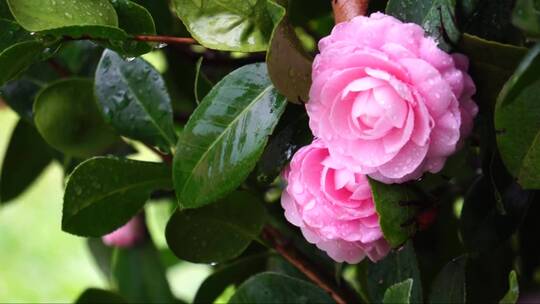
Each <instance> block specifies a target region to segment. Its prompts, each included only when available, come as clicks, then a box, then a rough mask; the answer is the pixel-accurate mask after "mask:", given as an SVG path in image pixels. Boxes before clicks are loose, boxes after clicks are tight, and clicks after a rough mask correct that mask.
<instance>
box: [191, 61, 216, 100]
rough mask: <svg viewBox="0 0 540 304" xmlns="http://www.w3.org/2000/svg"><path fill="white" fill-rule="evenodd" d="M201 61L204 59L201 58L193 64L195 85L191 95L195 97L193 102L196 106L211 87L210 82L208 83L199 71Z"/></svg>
mask: <svg viewBox="0 0 540 304" xmlns="http://www.w3.org/2000/svg"><path fill="white" fill-rule="evenodd" d="M203 59H204V57H202V56H201V58H199V59H198V60H197V63H196V64H195V83H194V86H193V87H194V89H193V94H194V95H195V101H196V102H197V104H200V103H201V100H202V99H203V98H204V97H205V96H206V95H207V94H208V92H210V90H211V89H212V86H213V85H212V82H210V80H208V78H207V77H206V75H204V74H203V72H202V71H201V68H202V62H203Z"/></svg>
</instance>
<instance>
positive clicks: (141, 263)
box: [112, 241, 175, 303]
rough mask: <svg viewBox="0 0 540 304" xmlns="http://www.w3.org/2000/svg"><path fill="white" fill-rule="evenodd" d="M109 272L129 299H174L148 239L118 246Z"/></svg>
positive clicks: (149, 300)
mask: <svg viewBox="0 0 540 304" xmlns="http://www.w3.org/2000/svg"><path fill="white" fill-rule="evenodd" d="M116 250H117V251H116V252H115V255H114V258H113V265H112V272H113V277H114V281H115V283H116V284H115V285H116V286H117V287H118V291H119V292H120V294H121V295H122V296H124V297H125V298H126V299H127V300H128V302H130V303H173V302H175V299H174V297H173V295H172V292H171V289H170V287H169V282H168V281H167V277H166V273H165V268H164V266H163V264H162V263H161V260H160V255H159V252H158V251H157V250H156V248H155V246H154V244H153V243H152V242H151V241H147V242H145V243H144V244H142V245H140V246H136V247H133V248H129V249H128V248H117V249H116Z"/></svg>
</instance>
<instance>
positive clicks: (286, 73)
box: [266, 17, 312, 103]
mask: <svg viewBox="0 0 540 304" xmlns="http://www.w3.org/2000/svg"><path fill="white" fill-rule="evenodd" d="M266 62H267V64H268V74H269V75H270V79H272V82H273V83H274V86H275V87H276V89H278V91H279V92H280V93H281V94H283V95H285V97H287V99H288V100H289V101H291V102H295V103H305V102H307V101H308V100H309V88H310V87H311V63H312V58H311V56H310V55H309V54H308V53H307V52H306V51H305V50H304V48H303V47H302V44H301V43H300V40H299V39H298V37H297V36H296V33H295V32H294V27H293V26H292V25H291V24H290V23H289V20H288V18H287V17H285V18H284V19H283V20H282V21H281V22H280V23H279V25H278V27H277V28H276V30H275V32H274V35H273V36H272V40H271V43H270V49H269V50H268V53H267V55H266Z"/></svg>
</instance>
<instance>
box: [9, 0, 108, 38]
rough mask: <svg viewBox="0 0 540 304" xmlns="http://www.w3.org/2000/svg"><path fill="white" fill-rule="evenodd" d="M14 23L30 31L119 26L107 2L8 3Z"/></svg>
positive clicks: (18, 0)
mask: <svg viewBox="0 0 540 304" xmlns="http://www.w3.org/2000/svg"><path fill="white" fill-rule="evenodd" d="M7 2H8V4H9V7H10V9H11V12H12V13H13V16H14V17H15V20H17V22H18V23H19V24H20V25H21V26H22V27H24V28H25V29H26V30H28V31H31V32H38V31H45V30H52V29H58V28H63V27H69V26H87V25H88V26H109V27H116V26H118V17H117V15H116V12H115V11H114V8H113V6H112V5H111V4H110V3H109V1H107V0H92V1H88V0H72V1H62V0H55V1H49V0H7Z"/></svg>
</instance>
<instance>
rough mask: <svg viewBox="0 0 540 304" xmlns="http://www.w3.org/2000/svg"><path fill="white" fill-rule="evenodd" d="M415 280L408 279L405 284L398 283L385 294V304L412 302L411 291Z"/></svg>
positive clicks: (407, 303)
mask: <svg viewBox="0 0 540 304" xmlns="http://www.w3.org/2000/svg"><path fill="white" fill-rule="evenodd" d="M412 286H413V279H406V280H405V281H403V282H400V283H396V284H394V285H392V286H390V287H388V289H387V290H386V291H385V292H384V297H383V301H382V302H383V304H395V303H400V304H409V303H410V301H411V290H412Z"/></svg>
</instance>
